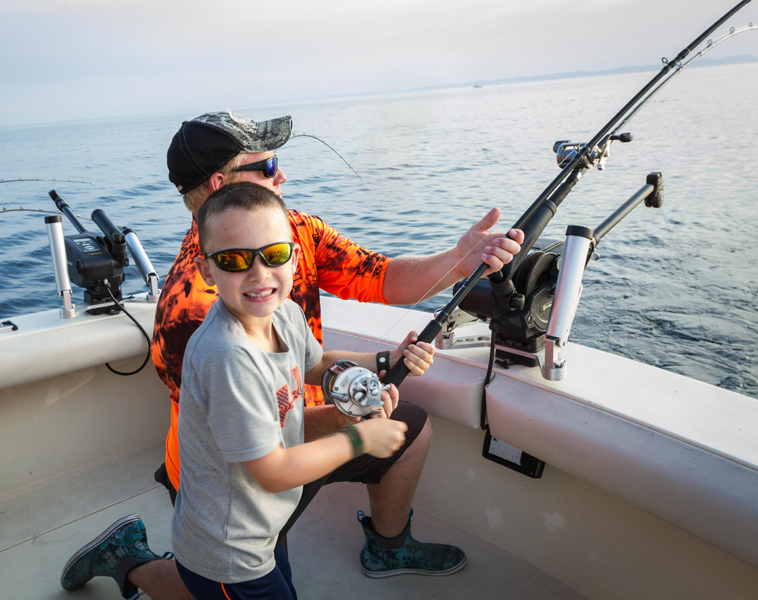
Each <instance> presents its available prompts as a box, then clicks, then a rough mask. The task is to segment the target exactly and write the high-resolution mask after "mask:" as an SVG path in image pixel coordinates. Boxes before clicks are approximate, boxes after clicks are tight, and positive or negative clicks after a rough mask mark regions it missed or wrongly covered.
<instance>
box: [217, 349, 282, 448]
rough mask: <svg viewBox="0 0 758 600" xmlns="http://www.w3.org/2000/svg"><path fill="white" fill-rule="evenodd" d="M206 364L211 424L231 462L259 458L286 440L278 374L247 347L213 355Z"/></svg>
mask: <svg viewBox="0 0 758 600" xmlns="http://www.w3.org/2000/svg"><path fill="white" fill-rule="evenodd" d="M208 362H209V363H210V364H206V365H204V368H203V372H204V373H205V374H206V377H207V381H206V389H207V390H208V404H207V413H208V426H209V428H210V430H211V435H212V436H213V439H214V441H215V442H216V444H217V445H218V447H219V450H220V451H221V453H222V455H223V456H224V459H225V460H227V461H228V462H242V461H248V460H255V459H257V458H261V457H263V456H266V455H267V454H269V453H270V452H272V451H273V450H274V449H276V447H277V446H278V445H279V444H281V443H282V437H281V429H280V426H279V415H278V411H277V408H276V390H275V389H274V382H275V375H274V373H272V372H270V371H271V369H270V367H268V366H267V365H265V364H262V362H263V361H260V360H259V361H258V363H256V361H255V358H254V356H252V355H251V353H250V352H249V350H248V349H246V348H244V347H232V348H229V349H228V351H227V352H222V353H218V354H217V355H214V356H212V357H209V360H208Z"/></svg>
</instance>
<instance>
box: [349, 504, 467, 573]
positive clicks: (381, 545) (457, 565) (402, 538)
mask: <svg viewBox="0 0 758 600" xmlns="http://www.w3.org/2000/svg"><path fill="white" fill-rule="evenodd" d="M412 516H413V510H411V514H410V516H409V517H408V524H407V525H406V526H405V529H404V530H403V532H402V533H401V534H400V535H399V536H397V537H394V538H385V537H383V536H381V535H379V534H378V533H377V532H376V531H374V527H373V526H372V524H371V517H367V516H366V515H364V514H363V511H358V522H359V523H360V524H361V526H362V527H363V535H365V536H366V545H365V546H363V550H362V552H361V568H362V569H363V574H364V575H366V576H367V577H374V578H379V577H392V576H393V575H402V574H403V573H417V574H419V575H432V576H441V575H450V574H451V573H455V572H456V571H460V570H461V569H462V568H463V567H464V566H465V565H466V555H465V554H464V553H463V550H461V549H460V548H456V547H455V546H450V545H448V544H422V543H421V542H419V541H417V540H416V539H414V538H413V536H412V535H411V519H410V517H412Z"/></svg>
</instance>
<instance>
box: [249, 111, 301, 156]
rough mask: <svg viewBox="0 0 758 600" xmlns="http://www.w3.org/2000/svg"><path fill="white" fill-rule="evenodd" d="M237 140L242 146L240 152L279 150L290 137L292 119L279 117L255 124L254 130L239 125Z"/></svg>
mask: <svg viewBox="0 0 758 600" xmlns="http://www.w3.org/2000/svg"><path fill="white" fill-rule="evenodd" d="M239 125H240V126H239V128H238V130H237V140H238V141H239V142H240V143H241V144H242V148H241V150H240V152H270V151H271V150H276V149H277V148H281V147H282V146H284V144H286V143H287V140H289V139H290V136H291V135H292V117H290V116H286V117H279V118H276V119H269V120H268V121H260V122H258V123H256V125H257V127H256V128H255V130H252V131H251V130H250V128H248V127H245V126H244V125H243V124H239Z"/></svg>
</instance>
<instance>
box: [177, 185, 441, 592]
mask: <svg viewBox="0 0 758 600" xmlns="http://www.w3.org/2000/svg"><path fill="white" fill-rule="evenodd" d="M197 224H198V230H199V237H200V245H201V249H202V252H203V256H201V257H198V258H196V259H195V266H196V268H197V269H198V272H199V273H200V275H201V277H202V278H203V280H204V281H205V282H206V283H207V284H208V285H215V286H216V288H217V290H218V294H219V298H220V299H221V302H216V303H215V304H214V305H213V307H212V308H211V310H210V311H209V313H208V316H207V317H206V319H205V321H204V323H203V325H202V326H201V327H200V328H199V329H198V330H197V331H196V332H195V333H194V334H193V335H192V338H191V339H190V342H189V344H188V345H187V351H186V353H185V357H184V363H183V367H182V372H183V386H182V392H181V403H182V411H181V412H180V415H179V453H180V457H181V481H182V485H181V487H180V489H179V494H178V496H177V501H176V508H175V513H174V520H173V523H172V538H173V545H174V551H175V554H176V558H177V568H178V570H179V574H180V576H181V578H182V580H183V581H184V583H185V585H186V586H187V587H188V589H189V590H190V592H191V593H192V594H193V595H194V596H195V597H196V598H219V599H220V600H222V599H224V598H229V597H235V598H253V597H255V598H269V597H270V598H292V599H294V598H296V597H297V596H296V594H295V591H294V588H293V587H292V582H291V572H290V569H289V564H288V562H287V558H286V555H285V554H284V552H283V549H282V548H281V545H279V546H276V547H275V544H276V539H277V535H278V534H279V531H280V530H281V529H282V527H283V526H284V524H285V523H286V522H287V520H288V518H289V517H290V515H291V513H292V512H293V510H294V509H295V507H296V506H297V504H298V501H299V499H300V494H301V486H302V485H303V484H305V483H308V482H310V481H313V480H316V479H319V478H321V477H323V476H325V475H327V474H328V473H330V472H332V471H333V470H335V469H336V468H337V467H339V466H341V465H342V464H344V463H346V462H348V461H349V460H351V459H352V458H354V457H356V456H359V455H360V454H363V453H367V454H370V455H372V456H376V457H379V458H383V457H388V456H391V455H392V454H393V453H394V452H395V450H397V449H398V448H399V447H400V446H401V445H402V443H403V441H404V438H405V436H404V432H405V430H406V428H407V426H406V425H405V424H404V423H402V422H398V421H391V420H389V419H387V418H375V419H371V420H368V421H363V422H360V423H351V420H350V419H348V418H347V417H346V418H345V420H344V422H345V424H347V423H351V424H350V426H349V427H347V428H345V429H343V430H342V431H340V433H338V434H335V435H333V436H331V437H327V438H322V439H319V440H316V441H313V442H309V443H307V444H304V443H303V442H304V436H303V414H304V407H303V384H304V383H310V384H318V383H319V382H320V380H321V376H322V374H323V372H324V370H325V369H326V367H328V366H329V365H330V364H331V363H332V362H334V361H335V360H337V359H341V358H342V359H344V358H346V359H350V360H354V361H355V362H357V363H358V364H360V365H361V366H364V367H367V368H371V367H372V365H374V364H375V355H373V354H371V355H368V354H356V353H347V352H338V353H335V352H326V353H322V350H321V347H320V346H319V344H318V342H317V341H316V340H315V338H314V337H313V335H312V333H311V332H310V330H309V328H308V325H307V322H306V319H305V316H304V314H303V312H302V309H300V307H298V306H297V305H296V304H295V303H294V302H292V301H291V300H289V299H288V295H289V293H290V291H291V289H292V282H293V273H294V271H295V268H296V265H297V259H298V253H299V247H298V246H297V244H294V243H293V242H292V234H291V229H290V226H289V222H288V217H287V211H286V208H285V207H284V203H283V202H282V201H281V199H280V198H279V197H277V196H276V195H275V194H273V193H272V192H271V191H270V190H267V189H265V188H263V187H260V186H257V185H255V184H251V183H237V184H231V185H228V186H225V187H223V188H221V189H220V190H219V191H217V192H215V193H214V194H212V195H211V196H210V197H209V198H208V200H207V201H206V202H205V203H204V204H203V206H202V207H201V208H200V210H199V211H198V213H197ZM245 249H255V250H245ZM433 353H434V350H433V348H432V347H431V346H430V345H429V344H418V345H411V346H410V347H409V348H408V350H407V351H406V353H405V354H406V364H407V365H408V367H409V369H410V370H411V374H414V375H420V374H422V373H423V372H424V371H425V370H426V369H428V367H429V365H430V364H431V362H432V354H433ZM302 374H304V377H303V375H302ZM383 399H384V402H385V407H384V409H383V411H382V415H380V416H382V417H389V416H390V414H391V412H392V410H393V409H394V408H395V407H396V406H397V401H398V394H397V390H396V389H394V388H393V389H392V390H391V392H390V393H385V395H384V397H383Z"/></svg>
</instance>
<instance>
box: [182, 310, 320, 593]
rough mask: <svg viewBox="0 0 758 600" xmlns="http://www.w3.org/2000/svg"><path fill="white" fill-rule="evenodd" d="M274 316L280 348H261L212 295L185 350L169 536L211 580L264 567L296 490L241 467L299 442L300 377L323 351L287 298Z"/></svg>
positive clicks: (249, 574)
mask: <svg viewBox="0 0 758 600" xmlns="http://www.w3.org/2000/svg"><path fill="white" fill-rule="evenodd" d="M273 323H274V328H275V329H276V332H277V334H278V336H279V339H280V340H281V342H282V343H283V344H284V346H285V347H286V349H287V350H286V352H281V353H274V354H269V353H267V352H264V351H263V350H261V349H260V348H259V347H258V346H256V345H255V344H254V343H253V342H251V341H250V339H249V338H248V337H247V334H246V333H245V330H244V329H243V327H242V324H241V323H240V322H239V321H238V320H237V319H236V317H234V315H232V314H231V313H230V312H229V310H228V309H227V308H226V307H225V306H224V303H223V302H221V301H219V302H216V303H215V304H214V305H213V306H212V307H211V309H210V311H208V315H207V317H206V318H205V321H204V322H203V324H202V326H201V327H200V328H199V329H198V330H197V331H196V332H195V333H194V334H193V335H192V337H191V338H190V340H189V343H188V344H187V351H186V353H185V355H184V363H183V365H182V390H181V397H180V408H181V410H180V411H179V426H178V434H179V458H180V461H181V471H180V479H181V485H180V486H179V493H178V495H177V498H176V507H175V509H174V520H173V523H172V527H171V533H172V541H173V546H174V553H175V554H176V558H177V559H178V560H179V562H180V563H182V565H183V566H185V567H186V568H188V569H189V570H190V571H193V572H195V573H197V574H198V575H202V576H203V577H206V578H208V579H211V580H213V581H220V582H223V583H239V582H241V581H247V580H250V579H258V578H260V577H263V576H264V575H266V574H268V573H269V572H271V571H272V570H273V568H274V566H275V561H274V544H275V543H276V537H277V535H278V534H279V531H280V530H281V528H282V527H283V526H284V524H285V523H286V522H287V519H288V518H289V517H290V515H291V514H292V512H293V511H294V509H295V507H296V506H297V503H298V502H299V500H300V495H301V492H302V488H301V487H297V488H294V489H291V490H287V491H285V492H280V493H277V494H271V493H268V492H266V491H265V490H263V488H261V487H260V485H258V482H257V481H255V479H254V478H253V477H251V476H250V475H249V474H248V472H247V470H246V469H245V467H244V465H242V461H248V460H253V459H256V458H261V457H263V456H266V455H267V454H269V453H270V452H272V451H273V450H274V449H275V448H276V447H277V446H278V445H279V444H281V445H282V446H283V447H284V448H290V447H292V446H295V445H297V444H302V443H303V409H304V407H303V389H304V381H303V378H304V376H305V373H307V372H308V371H310V370H311V369H312V368H313V367H314V366H316V364H318V362H319V360H321V354H322V350H321V346H319V344H318V342H317V341H316V339H315V338H314V337H313V334H312V333H311V331H310V329H309V328H308V324H307V323H306V320H305V315H304V314H303V311H302V309H301V308H300V307H299V306H298V305H297V304H295V303H294V302H292V301H291V300H289V299H288V300H285V301H284V303H283V304H282V305H281V306H280V307H279V308H278V309H277V310H276V312H274V315H273Z"/></svg>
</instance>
